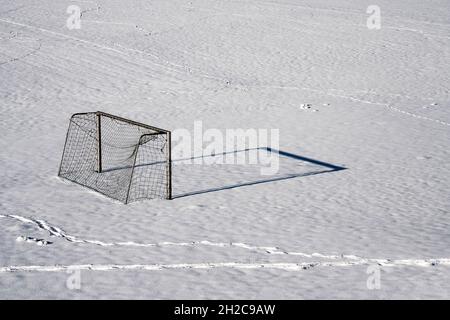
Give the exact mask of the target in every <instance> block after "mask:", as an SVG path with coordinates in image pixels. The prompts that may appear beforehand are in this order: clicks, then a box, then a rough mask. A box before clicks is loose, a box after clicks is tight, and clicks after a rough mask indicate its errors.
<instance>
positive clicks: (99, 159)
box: [58, 111, 173, 204]
mask: <svg viewBox="0 0 450 320" xmlns="http://www.w3.org/2000/svg"><path fill="white" fill-rule="evenodd" d="M91 114H95V118H96V126H97V132H96V140H97V143H96V146H97V164H96V170H95V171H96V172H98V173H102V171H103V170H102V167H103V166H102V135H101V132H102V121H101V119H102V117H108V118H110V119H113V120H117V121H120V122H124V123H127V124H130V125H133V126H138V127H142V128H145V129H149V130H152V131H154V133H145V134H142V135H141V136H140V137H139V139H138V140H139V141H137V150H136V152H135V153H134V156H133V165H132V168H131V176H130V179H129V184H128V190H127V195H126V199H125V201H124V203H125V204H128V203H129V198H130V190H131V185H132V182H133V176H134V174H135V170H134V169H135V167H136V158H137V155H138V153H139V147H140V146H141V144H142V143H141V142H142V140H143V138H145V137H148V136H153V135H160V134H162V135H166V143H167V147H166V153H165V157H166V186H165V190H166V196H165V199H167V200H172V199H173V197H172V147H171V135H172V133H171V131H169V130H166V129H162V128H158V127H154V126H150V125H148V124H144V123H141V122H137V121H134V120H130V119H126V118H123V117H120V116H116V115H113V114H110V113H106V112H103V111H95V112H79V113H74V114H72V116H71V117H70V121H69V127H68V129H67V133H66V139H65V142H64V149H63V153H62V156H61V162H60V165H59V169H58V177H60V178H63V179H66V180H69V181H71V182H74V183H76V184H78V185H81V186H83V187H86V188H89V189H91V190H94V191H96V192H99V193H101V194H103V195H105V196H107V197H108V198H112V199H115V198H113V197H111V196H109V195H107V194H105V193H104V192H101V191H100V190H97V189H95V188H93V187H91V186H88V185H85V184H82V183H80V182H77V181H74V180H72V179H68V178H67V177H64V176H62V175H61V170H62V166H63V161H64V155H65V153H66V148H67V142H68V138H69V133H70V127H71V125H72V121H73V119H74V118H75V117H77V116H83V115H91ZM115 200H118V199H115Z"/></svg>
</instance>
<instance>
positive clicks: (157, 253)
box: [0, 0, 450, 299]
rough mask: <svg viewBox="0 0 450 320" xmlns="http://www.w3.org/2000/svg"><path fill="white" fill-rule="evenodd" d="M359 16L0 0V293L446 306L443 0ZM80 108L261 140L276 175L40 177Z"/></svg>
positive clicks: (447, 114)
mask: <svg viewBox="0 0 450 320" xmlns="http://www.w3.org/2000/svg"><path fill="white" fill-rule="evenodd" d="M370 4H372V3H368V2H367V1H347V0H342V1H339V0H332V1H330V0H327V1H325V0H306V1H298V0H271V1H264V0H262V1H258V0H230V1H218V0H192V1H181V0H173V1H164V0H155V1H145V0H137V1H133V2H132V3H128V2H125V1H120V0H108V1H106V0H92V1H81V0H80V1H50V0H26V1H25V0H14V1H12V0H2V1H1V2H0V110H1V114H2V116H1V121H0V134H1V139H0V150H1V152H0V165H1V167H2V177H1V179H0V197H1V198H0V226H1V232H0V248H1V250H0V298H3V299H16V298H40V299H49V298H68V299H80V298H94V299H102V298H137V299H140V298H150V299H161V298H189V299H192V298H194V299H195V298H209V299H212V298H228V299H234V298H250V299H252V298H259V299H270V298H272V299H280V298H286V299H298V298H306V299H308V298H375V299H378V298H439V299H444V298H447V299H448V298H449V297H450V245H449V244H450V234H449V230H450V198H449V192H448V190H449V188H450V162H449V161H448V159H449V156H450V109H449V108H450V91H449V90H450V68H449V65H450V15H449V14H448V12H449V11H450V2H449V1H448V0H434V1H419V0H410V1H406V0H403V1H387V0H379V1H376V3H373V4H375V5H378V6H379V7H380V9H381V28H380V29H379V30H377V29H369V28H368V27H367V24H366V21H367V19H368V18H369V16H370V13H367V7H368V6H369V5H370ZM71 5H76V6H79V7H80V8H81V29H73V30H70V29H69V28H67V25H66V20H67V19H68V18H69V16H70V14H69V13H67V8H68V7H69V6H71ZM96 110H102V111H105V112H109V113H112V114H117V115H119V116H123V117H126V118H130V119H133V120H137V121H140V122H143V123H148V124H150V125H154V126H157V127H161V128H165V129H168V130H176V129H180V128H186V129H188V130H192V128H193V125H194V122H195V121H200V120H201V121H202V122H203V126H204V127H205V128H217V129H219V130H225V129H227V128H244V129H247V128H255V129H258V128H265V129H279V130H280V143H279V150H280V151H281V152H282V153H280V172H279V174H278V175H276V176H273V177H272V178H271V177H264V176H260V175H259V174H258V170H257V168H255V167H251V166H248V167H247V166H221V165H214V166H201V165H188V164H186V165H174V172H173V179H174V195H176V199H174V200H172V201H166V200H161V201H140V202H136V203H132V204H130V205H123V204H120V203H118V202H116V201H111V200H110V199H108V198H106V197H103V196H100V195H98V194H96V193H94V192H92V191H89V190H87V189H85V188H82V187H80V186H78V185H75V184H72V183H68V182H66V181H64V180H61V179H58V178H57V177H56V175H57V171H58V166H59V162H60V159H61V154H62V150H63V146H64V138H65V134H66V130H67V126H68V120H69V117H70V115H71V114H73V113H76V112H85V111H96ZM237 151H239V150H237ZM239 152H240V151H239ZM283 155H285V156H283ZM308 159H313V160H314V161H313V162H311V161H308ZM320 163H326V164H329V165H330V166H331V167H323V166H321V165H320ZM330 168H342V169H343V168H345V170H341V169H339V170H333V169H331V170H330ZM373 266H377V267H379V268H380V269H379V270H380V286H379V288H375V289H374V288H372V287H370V286H368V284H369V283H368V281H369V278H370V277H371V276H372V273H371V270H373V268H370V267H373ZM73 270H78V273H73V272H72V271H73ZM74 276H79V279H78V280H80V282H79V286H76V287H73V286H71V285H70V281H72V280H73V279H74V278H73V277H74Z"/></svg>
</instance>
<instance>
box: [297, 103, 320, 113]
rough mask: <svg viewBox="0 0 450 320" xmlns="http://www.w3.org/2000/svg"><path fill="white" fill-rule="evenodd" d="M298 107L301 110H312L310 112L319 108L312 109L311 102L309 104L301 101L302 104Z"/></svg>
mask: <svg viewBox="0 0 450 320" xmlns="http://www.w3.org/2000/svg"><path fill="white" fill-rule="evenodd" d="M300 109H302V110H309V111H312V112H317V111H319V110H317V109H313V108H312V104H310V103H302V104H301V105H300Z"/></svg>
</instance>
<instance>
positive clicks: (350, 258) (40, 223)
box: [0, 215, 450, 272]
mask: <svg viewBox="0 0 450 320" xmlns="http://www.w3.org/2000/svg"><path fill="white" fill-rule="evenodd" d="M0 217H2V218H5V217H7V218H12V219H15V220H17V221H20V222H23V223H27V224H33V225H35V226H36V227H38V228H39V229H41V230H45V231H48V232H49V233H50V235H51V236H55V237H62V238H64V239H65V240H67V241H69V242H74V243H88V244H95V245H100V246H135V247H163V246H187V247H194V246H212V247H222V248H229V247H237V248H242V249H246V250H250V251H256V252H261V253H265V254H272V255H289V256H298V257H303V258H318V259H324V260H332V261H316V262H301V263H253V264H252V263H238V262H223V263H197V264H166V265H163V264H153V265H81V266H10V267H2V268H0V272H13V271H64V270H68V269H70V268H78V269H85V270H94V271H108V270H151V271H155V270H163V269H213V268H237V269H258V268H268V269H283V270H293V271H298V270H306V269H310V268H313V267H345V266H356V265H369V264H377V265H380V266H385V267H398V266H417V267H427V266H437V265H444V266H450V258H438V259H401V260H392V259H373V258H363V257H359V256H355V255H344V254H342V255H324V254H321V253H311V254H308V253H303V252H294V251H286V250H282V249H281V248H279V247H268V246H255V245H250V244H246V243H242V242H228V243H227V242H211V241H209V240H202V241H190V242H169V241H165V242H158V243H138V242H133V241H127V242H103V241H99V240H85V239H79V238H77V237H75V236H73V235H69V234H66V233H65V232H64V231H63V230H62V229H61V228H59V227H55V226H51V225H49V224H48V223H47V222H45V221H44V220H39V219H31V218H25V217H22V216H18V215H6V216H4V215H2V216H0ZM24 239H25V240H26V239H31V241H34V240H38V241H39V240H41V239H35V238H27V237H24Z"/></svg>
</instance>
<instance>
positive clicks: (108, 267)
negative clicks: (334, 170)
mask: <svg viewBox="0 0 450 320" xmlns="http://www.w3.org/2000/svg"><path fill="white" fill-rule="evenodd" d="M370 263H371V262H367V261H351V262H348V261H339V262H302V263H289V262H279V263H266V262H262V263H240V262H205V263H180V264H132V265H121V264H83V265H54V266H9V267H0V272H65V271H68V270H91V271H114V270H125V271H126V270H128V271H130V270H131V271H133V270H144V271H162V270H170V269H178V270H180V269H181V270H185V269H188V270H192V269H204V270H205V269H206V270H208V269H218V268H229V269H278V270H284V271H304V270H308V269H311V268H315V267H350V266H358V265H366V264H370ZM378 265H380V266H382V267H400V266H419V267H428V266H437V265H444V266H450V259H440V260H433V259H427V260H383V261H380V262H379V263H378Z"/></svg>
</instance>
